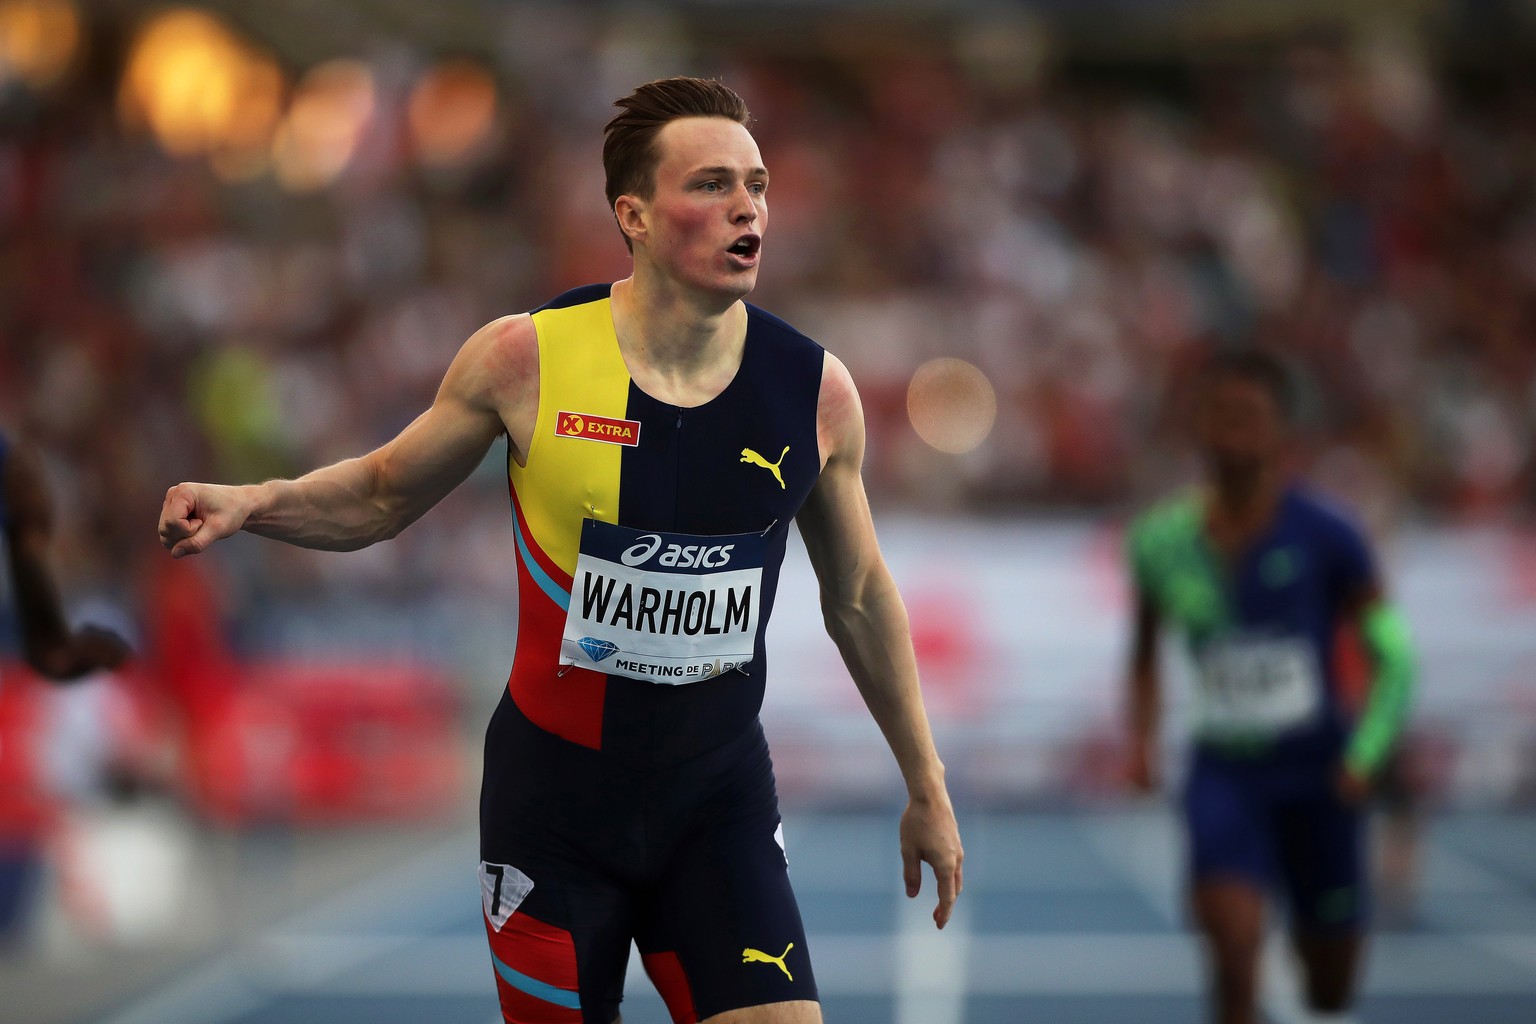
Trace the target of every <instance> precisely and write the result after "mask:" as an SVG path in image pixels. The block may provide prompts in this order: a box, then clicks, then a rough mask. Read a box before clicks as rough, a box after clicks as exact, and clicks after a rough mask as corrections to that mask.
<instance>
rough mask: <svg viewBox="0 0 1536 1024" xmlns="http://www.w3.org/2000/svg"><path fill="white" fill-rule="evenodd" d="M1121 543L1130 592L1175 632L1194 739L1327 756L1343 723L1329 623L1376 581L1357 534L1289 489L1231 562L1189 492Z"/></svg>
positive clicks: (1147, 517) (1144, 519)
mask: <svg viewBox="0 0 1536 1024" xmlns="http://www.w3.org/2000/svg"><path fill="white" fill-rule="evenodd" d="M1128 539H1129V548H1130V551H1129V553H1130V560H1131V565H1132V570H1133V573H1134V576H1135V580H1136V584H1137V586H1138V588H1139V589H1140V591H1141V592H1142V593H1143V594H1145V595H1148V596H1149V597H1150V599H1151V600H1152V601H1153V602H1155V604H1156V606H1157V609H1158V611H1159V613H1160V614H1161V615H1163V616H1164V617H1165V618H1167V619H1169V620H1171V621H1173V622H1174V623H1175V624H1176V625H1177V626H1178V627H1179V628H1181V629H1182V630H1183V632H1184V634H1185V638H1186V640H1187V643H1188V647H1189V652H1190V655H1191V659H1192V661H1193V663H1194V667H1195V678H1196V718H1195V731H1196V735H1197V737H1198V738H1199V739H1200V740H1203V741H1207V742H1218V743H1220V742H1222V741H1240V742H1243V743H1252V742H1255V741H1257V742H1259V743H1261V744H1263V747H1261V748H1260V749H1264V748H1267V747H1268V746H1269V745H1270V742H1271V741H1275V742H1278V743H1280V744H1283V745H1288V746H1304V747H1308V748H1313V749H1316V750H1317V751H1318V753H1320V754H1333V753H1337V750H1338V747H1339V746H1340V745H1341V744H1342V743H1343V740H1344V737H1345V736H1346V735H1347V734H1348V731H1349V728H1350V725H1351V722H1350V721H1349V717H1350V712H1349V709H1348V707H1347V703H1348V702H1347V701H1345V700H1343V699H1341V698H1342V694H1341V693H1340V688H1339V685H1338V680H1337V673H1336V670H1335V657H1334V645H1335V642H1336V637H1337V635H1338V624H1339V620H1340V615H1341V612H1342V610H1343V608H1344V604H1345V602H1346V601H1348V600H1350V599H1351V598H1352V597H1354V596H1356V595H1358V594H1359V593H1360V592H1361V591H1362V590H1363V589H1364V588H1366V587H1368V586H1370V584H1371V583H1372V582H1373V581H1374V579H1375V568H1374V566H1373V564H1372V560H1371V555H1370V551H1369V549H1368V548H1367V546H1366V543H1365V540H1364V538H1363V537H1362V536H1361V535H1360V533H1359V531H1358V530H1357V529H1356V528H1355V527H1354V526H1353V525H1351V524H1350V523H1349V522H1348V521H1346V520H1345V519H1344V518H1343V517H1341V516H1340V515H1339V514H1338V513H1336V512H1334V511H1332V510H1330V509H1329V508H1327V507H1326V506H1325V505H1323V504H1321V503H1320V502H1318V501H1317V500H1315V499H1314V498H1312V497H1311V496H1309V495H1308V494H1306V493H1305V492H1304V491H1302V490H1301V489H1299V488H1295V487H1293V488H1289V489H1287V491H1286V492H1285V493H1284V495H1283V496H1282V498H1281V500H1280V504H1279V508H1278V510H1277V512H1276V515H1275V519H1274V522H1273V523H1272V524H1271V526H1270V528H1269V529H1268V530H1267V531H1266V532H1265V533H1264V534H1263V535H1262V536H1260V537H1259V538H1258V539H1256V540H1255V541H1254V542H1253V543H1252V544H1250V545H1249V546H1248V547H1247V548H1246V549H1245V550H1244V551H1243V552H1242V553H1241V554H1240V555H1239V556H1238V557H1237V558H1236V560H1235V561H1233V562H1232V563H1231V564H1227V563H1224V562H1223V560H1222V558H1221V556H1220V555H1219V554H1218V553H1217V552H1216V551H1215V550H1214V549H1213V548H1212V547H1211V546H1210V544H1209V542H1208V541H1207V539H1206V533H1205V519H1204V509H1203V504H1202V502H1201V500H1200V498H1199V497H1198V496H1196V495H1188V496H1184V497H1180V498H1175V499H1172V500H1170V501H1167V502H1165V503H1163V504H1161V505H1158V506H1156V507H1154V508H1153V509H1151V510H1150V511H1148V512H1147V513H1146V514H1144V515H1143V516H1141V517H1140V518H1139V519H1138V520H1137V521H1136V522H1135V523H1134V524H1133V525H1132V527H1131V531H1130V536H1129V538H1128Z"/></svg>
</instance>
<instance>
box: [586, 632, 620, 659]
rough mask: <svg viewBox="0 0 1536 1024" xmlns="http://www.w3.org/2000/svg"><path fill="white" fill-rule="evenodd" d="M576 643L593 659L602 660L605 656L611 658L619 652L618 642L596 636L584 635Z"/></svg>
mask: <svg viewBox="0 0 1536 1024" xmlns="http://www.w3.org/2000/svg"><path fill="white" fill-rule="evenodd" d="M576 643H577V644H578V645H579V646H580V647H581V649H582V650H583V651H586V652H587V657H589V658H591V659H592V660H593V661H602V660H603V659H604V658H611V657H613V656H614V655H615V654H617V653H619V645H618V644H616V643H613V642H612V641H609V640H599V639H598V638H597V637H595V636H584V637H582V638H581V639H580V640H578V641H576Z"/></svg>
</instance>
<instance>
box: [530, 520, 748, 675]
mask: <svg viewBox="0 0 1536 1024" xmlns="http://www.w3.org/2000/svg"><path fill="white" fill-rule="evenodd" d="M764 544H765V540H764V536H763V535H762V534H757V533H743V534H733V535H730V536H723V537H698V536H693V535H691V534H685V533H661V532H659V531H651V532H645V531H641V530H633V529H630V528H629V527H625V526H615V525H614V524H612V523H603V522H598V521H597V520H595V519H588V520H586V521H584V522H583V523H582V526H581V548H580V550H579V553H578V554H577V557H576V572H575V574H574V576H573V577H572V584H571V604H570V608H569V610H568V611H567V613H566V617H565V633H564V635H563V636H562V638H561V642H560V663H561V664H562V665H575V666H577V667H579V668H586V669H592V670H593V671H596V672H607V673H611V674H613V675H619V676H627V677H629V678H631V679H643V680H645V681H646V682H648V683H670V684H679V683H696V682H700V681H702V680H705V679H709V678H711V677H713V676H718V675H720V674H721V673H723V672H728V671H730V670H731V669H733V668H744V667H745V666H746V665H748V664H750V663H751V661H752V655H753V652H754V650H755V648H756V645H757V623H758V616H759V615H760V614H761V612H762V603H763V593H762V590H763V556H764Z"/></svg>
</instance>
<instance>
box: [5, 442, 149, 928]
mask: <svg viewBox="0 0 1536 1024" xmlns="http://www.w3.org/2000/svg"><path fill="white" fill-rule="evenodd" d="M53 527H54V513H53V503H52V501H51V500H50V499H49V496H48V488H47V481H46V479H45V477H44V475H43V466H42V460H41V459H40V458H39V457H38V456H37V454H36V453H35V452H33V451H31V450H30V449H28V448H25V447H23V446H21V445H17V444H14V443H12V442H10V441H8V440H7V439H6V437H5V435H3V434H0V534H3V535H4V538H5V556H6V559H7V561H8V563H9V565H10V581H9V582H10V588H9V589H10V594H11V604H12V606H13V607H14V609H15V614H16V618H17V620H18V625H19V626H20V630H19V632H20V638H21V653H22V656H23V657H24V658H25V660H26V662H27V664H28V665H29V666H30V667H31V668H32V669H33V670H34V671H35V672H37V674H38V675H40V676H42V677H43V678H45V679H49V680H54V681H57V682H68V681H72V680H76V679H80V678H82V677H83V676H86V675H89V674H90V673H92V672H95V671H98V670H100V669H112V668H116V667H117V666H119V665H121V664H122V662H123V660H124V659H125V658H126V657H127V656H128V645H127V644H126V643H125V642H124V641H123V639H122V638H121V637H119V636H118V635H117V634H116V633H113V632H111V631H110V630H106V629H102V628H100V627H97V626H83V627H81V628H79V629H73V628H71V627H70V626H69V624H68V621H67V620H66V618H65V615H64V607H63V603H62V601H61V600H60V597H59V592H60V588H59V583H58V579H57V576H56V574H55V571H54V567H53V564H52V561H51V557H50V555H51V550H52V547H53V543H54V536H53ZM5 689H6V688H5V683H4V680H0V726H3V725H4V724H5V723H7V722H11V721H15V722H24V721H30V720H31V719H30V716H27V715H25V714H22V713H21V711H22V709H20V708H19V707H15V706H13V702H12V701H10V700H8V699H7V698H8V696H9V695H7V694H6V692H5ZM17 699H18V700H19V699H20V698H19V697H18V698H17ZM7 737H9V739H10V741H11V742H12V743H13V744H15V749H12V750H9V751H8V750H4V749H0V944H3V943H4V942H6V941H8V940H9V939H10V938H11V937H13V936H14V935H16V934H18V933H19V932H20V930H21V926H22V924H23V923H24V922H25V917H26V911H27V905H28V903H29V902H30V898H31V895H32V893H33V892H34V891H35V888H36V884H37V881H38V871H39V868H40V867H41V864H42V843H43V840H44V838H45V834H46V831H47V828H48V825H49V821H48V814H47V808H46V804H45V801H44V800H43V797H42V793H41V789H40V787H39V786H38V784H37V778H36V775H37V770H38V758H37V757H36V756H35V753H36V751H35V750H34V749H33V747H32V746H31V744H30V743H29V744H28V745H27V746H26V747H23V746H22V743H21V741H22V740H23V737H21V736H18V735H15V734H14V731H13V730H8V729H6V728H3V727H0V743H3V742H5V740H6V738H7ZM26 739H28V740H35V739H36V737H26Z"/></svg>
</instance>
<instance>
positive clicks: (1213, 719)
mask: <svg viewBox="0 0 1536 1024" xmlns="http://www.w3.org/2000/svg"><path fill="white" fill-rule="evenodd" d="M1199 669H1200V671H1199V680H1200V693H1199V698H1200V699H1199V728H1200V731H1201V732H1204V733H1206V734H1208V735H1232V734H1245V735H1259V734H1262V735H1273V734H1276V733H1280V732H1283V731H1285V730H1286V729H1290V728H1292V727H1294V726H1298V725H1301V724H1303V723H1305V722H1306V721H1308V720H1309V719H1311V718H1312V717H1313V716H1314V715H1315V714H1316V713H1317V711H1318V708H1319V705H1320V704H1321V700H1322V679H1321V674H1320V672H1319V669H1318V662H1317V654H1316V652H1315V651H1314V650H1313V648H1312V645H1311V644H1309V643H1308V642H1307V641H1306V640H1304V639H1301V638H1299V637H1234V638H1230V639H1226V640H1221V641H1217V642H1215V643H1213V644H1211V645H1210V646H1208V647H1207V648H1206V649H1205V650H1204V651H1203V652H1201V655H1200V659H1199Z"/></svg>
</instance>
